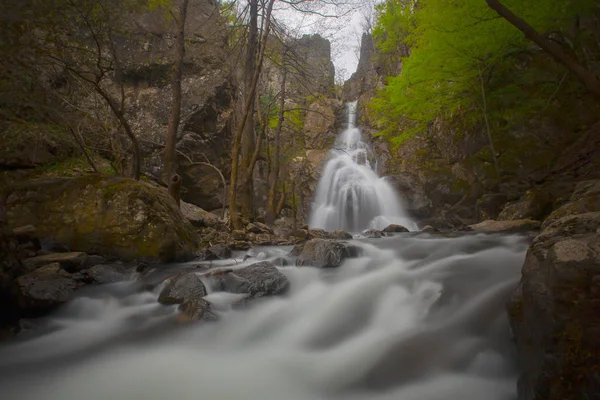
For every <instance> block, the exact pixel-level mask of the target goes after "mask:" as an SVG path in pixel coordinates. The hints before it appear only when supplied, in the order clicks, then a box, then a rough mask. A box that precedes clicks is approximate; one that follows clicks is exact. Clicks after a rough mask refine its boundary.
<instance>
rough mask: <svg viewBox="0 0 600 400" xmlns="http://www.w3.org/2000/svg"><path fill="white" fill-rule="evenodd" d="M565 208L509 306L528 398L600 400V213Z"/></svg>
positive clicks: (538, 245)
mask: <svg viewBox="0 0 600 400" xmlns="http://www.w3.org/2000/svg"><path fill="white" fill-rule="evenodd" d="M597 199H598V198H597ZM580 200H581V199H577V198H575V199H574V202H578V201H580ZM563 207H566V209H567V210H566V211H565V210H563V211H561V213H562V212H564V213H565V214H567V215H566V216H563V217H561V218H555V219H553V221H552V222H551V223H549V224H544V227H543V229H542V232H541V234H540V235H538V236H537V237H536V238H535V240H534V241H533V243H532V245H531V247H530V248H529V251H528V253H527V257H526V259H525V263H524V265H523V270H522V279H521V283H520V285H519V287H518V288H517V290H516V291H515V292H514V293H513V296H512V298H511V301H510V304H509V317H510V322H511V326H512V331H513V334H514V336H515V340H516V343H517V348H518V350H519V354H520V357H521V359H522V365H523V371H522V375H521V377H520V379H519V394H520V396H519V398H520V399H524V400H530V399H531V400H533V399H561V400H563V399H565V400H575V399H586V398H596V397H597V393H598V387H600V376H599V375H598V374H597V372H598V371H599V370H600V358H598V357H597V356H596V355H597V354H598V352H599V351H600V334H599V333H600V332H599V331H598V327H600V314H599V313H598V306H599V305H600V290H599V287H598V282H599V281H600V279H599V277H600V235H599V231H598V229H599V227H600V212H586V213H579V214H577V213H576V214H572V212H574V210H577V209H580V210H584V209H585V208H584V207H582V208H578V207H579V205H575V204H571V203H569V204H566V205H565V206H563ZM559 210H560V209H559ZM559 210H557V211H559ZM558 214H560V213H558ZM574 383H576V384H574Z"/></svg>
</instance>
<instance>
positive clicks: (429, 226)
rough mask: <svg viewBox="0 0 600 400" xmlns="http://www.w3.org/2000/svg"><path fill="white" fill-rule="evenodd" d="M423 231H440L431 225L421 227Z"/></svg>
mask: <svg viewBox="0 0 600 400" xmlns="http://www.w3.org/2000/svg"><path fill="white" fill-rule="evenodd" d="M421 232H425V233H435V232H439V230H437V229H435V228H434V227H433V226H431V225H425V226H424V227H423V228H421Z"/></svg>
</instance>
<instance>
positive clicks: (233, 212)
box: [229, 0, 275, 229]
mask: <svg viewBox="0 0 600 400" xmlns="http://www.w3.org/2000/svg"><path fill="white" fill-rule="evenodd" d="M251 1H256V0H251ZM274 2H275V0H270V1H269V4H268V6H267V13H266V16H265V29H264V30H263V36H262V39H261V47H260V52H259V55H258V62H257V63H256V69H255V71H254V77H253V78H252V84H251V86H250V92H249V93H245V95H246V97H245V100H246V104H245V106H244V112H243V114H242V119H241V121H240V123H239V125H238V127H237V128H236V131H235V133H234V135H233V147H232V151H231V175H230V179H229V218H230V223H231V226H232V227H233V228H234V229H241V228H242V223H241V216H240V214H239V212H238V208H237V202H236V200H237V198H236V191H237V189H238V187H237V186H238V185H237V180H238V179H237V178H238V172H239V168H238V167H239V161H240V160H239V156H240V148H241V142H242V135H243V132H244V129H245V127H246V122H247V121H248V117H249V115H250V113H251V109H252V106H253V105H254V95H255V93H256V86H257V85H258V78H259V76H260V71H261V67H262V64H263V59H264V55H265V48H266V45H267V38H268V36H269V29H270V23H271V11H272V10H273V3H274ZM244 176H245V174H243V175H242V179H243V178H244ZM244 184H245V183H244V182H242V185H244ZM240 186H241V185H240Z"/></svg>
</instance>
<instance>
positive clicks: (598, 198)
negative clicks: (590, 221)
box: [542, 180, 600, 229]
mask: <svg viewBox="0 0 600 400" xmlns="http://www.w3.org/2000/svg"><path fill="white" fill-rule="evenodd" d="M598 211H600V180H592V181H584V182H580V183H578V184H577V185H576V186H575V191H574V192H573V194H572V195H571V200H570V202H568V203H567V204H565V205H563V206H562V207H560V208H558V209H556V210H554V211H553V212H552V213H551V214H550V215H549V216H548V218H546V219H545V220H544V223H543V225H542V229H545V228H546V227H548V226H549V225H550V224H552V223H554V222H555V221H557V220H559V219H561V218H563V217H566V216H569V215H577V214H582V213H588V212H598Z"/></svg>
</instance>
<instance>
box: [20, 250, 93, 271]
mask: <svg viewBox="0 0 600 400" xmlns="http://www.w3.org/2000/svg"><path fill="white" fill-rule="evenodd" d="M87 260H88V255H87V254H86V253H82V252H79V251H78V252H72V253H51V254H46V255H43V256H37V257H33V258H28V259H26V260H25V261H23V266H24V267H25V269H26V270H28V271H34V270H36V269H37V268H39V267H41V266H43V265H48V264H52V263H58V264H59V265H60V266H61V268H62V269H64V270H65V271H67V272H71V273H73V272H77V271H79V270H82V269H84V268H86V266H87V265H86V262H87ZM95 260H96V261H98V260H99V259H95ZM101 262H104V259H102V261H101Z"/></svg>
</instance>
